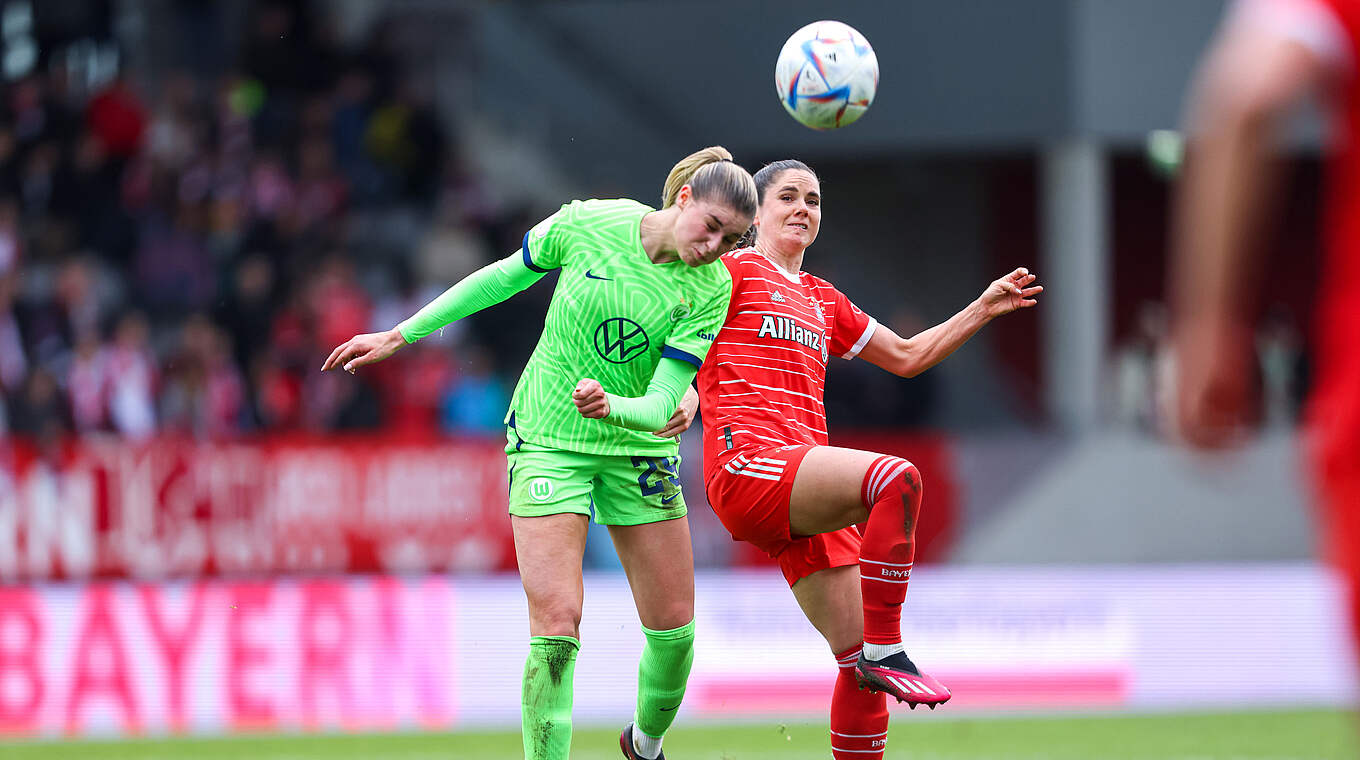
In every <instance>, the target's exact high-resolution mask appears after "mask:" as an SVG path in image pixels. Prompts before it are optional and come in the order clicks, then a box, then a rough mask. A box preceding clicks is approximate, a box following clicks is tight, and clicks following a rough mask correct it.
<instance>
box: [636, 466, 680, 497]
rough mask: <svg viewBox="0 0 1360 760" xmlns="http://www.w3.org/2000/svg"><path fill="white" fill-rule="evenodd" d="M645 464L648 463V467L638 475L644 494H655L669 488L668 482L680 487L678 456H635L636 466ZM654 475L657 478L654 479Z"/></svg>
mask: <svg viewBox="0 0 1360 760" xmlns="http://www.w3.org/2000/svg"><path fill="white" fill-rule="evenodd" d="M644 464H645V465H647V469H646V470H645V471H643V472H642V474H640V475H638V486H639V487H641V488H642V495H643V496H655V495H656V494H659V493H661V492H663V491H665V490H667V489H666V485H667V484H670V486H671V487H672V488H679V487H680V473H679V472H677V470H678V468H679V466H680V460H679V458H678V457H633V466H634V467H641V466H642V465H644ZM653 475H656V476H657V478H656V480H652V476H653ZM648 481H651V482H648Z"/></svg>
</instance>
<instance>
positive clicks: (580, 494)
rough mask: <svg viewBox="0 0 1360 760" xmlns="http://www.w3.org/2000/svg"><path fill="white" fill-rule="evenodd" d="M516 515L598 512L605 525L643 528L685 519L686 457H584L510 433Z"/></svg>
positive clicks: (512, 511)
mask: <svg viewBox="0 0 1360 760" xmlns="http://www.w3.org/2000/svg"><path fill="white" fill-rule="evenodd" d="M507 437H508V438H509V441H510V442H509V444H508V445H507V446H506V447H505V455H506V460H507V462H508V467H509V472H510V514H512V515H517V516H519V517H542V516H544V515H560V514H563V513H568V512H575V513H578V514H583V515H590V514H591V513H592V512H594V514H595V522H597V523H599V524H601V525H643V524H646V523H654V522H662V521H663V520H674V519H675V518H677V517H684V516H685V497H684V494H682V493H681V492H680V457H679V455H677V456H673V457H649V456H629V455H627V454H618V455H605V454H582V453H581V452H579V451H563V450H562V449H554V448H549V447H547V446H536V445H534V444H532V443H525V442H524V441H521V440H519V439H518V438H517V437H516V435H515V433H514V431H513V430H510V431H509V432H508V435H507Z"/></svg>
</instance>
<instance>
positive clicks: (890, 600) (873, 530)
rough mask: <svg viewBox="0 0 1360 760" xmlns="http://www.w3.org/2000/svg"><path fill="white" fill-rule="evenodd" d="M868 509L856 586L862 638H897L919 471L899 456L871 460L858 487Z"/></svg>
mask: <svg viewBox="0 0 1360 760" xmlns="http://www.w3.org/2000/svg"><path fill="white" fill-rule="evenodd" d="M860 496H861V497H862V498H863V499H864V504H865V506H867V507H868V508H869V521H868V523H867V524H866V525H865V527H864V541H863V542H862V543H861V544H860V549H859V577H860V581H859V586H860V591H861V593H862V594H863V595H864V640H865V641H867V642H869V643H871V644H898V643H901V641H902V602H903V601H905V600H906V598H907V581H908V580H909V579H910V578H911V561H912V557H913V556H915V554H916V541H915V533H916V517H917V516H918V515H919V514H920V513H921V473H920V472H919V471H917V469H916V465H914V464H912V463H911V462H908V461H907V460H905V459H902V458H900V457H893V456H883V457H879V458H878V459H876V460H874V463H873V464H872V465H870V466H869V472H868V473H867V474H865V476H864V485H863V487H862V488H861V490H860Z"/></svg>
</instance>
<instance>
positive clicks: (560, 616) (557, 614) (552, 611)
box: [529, 604, 581, 636]
mask: <svg viewBox="0 0 1360 760" xmlns="http://www.w3.org/2000/svg"><path fill="white" fill-rule="evenodd" d="M529 625H530V628H531V629H532V630H533V632H534V634H535V635H538V636H577V635H578V633H579V631H580V628H581V610H580V609H579V608H575V607H572V606H571V605H553V604H546V605H539V606H537V608H534V607H533V606H531V608H530V610H529Z"/></svg>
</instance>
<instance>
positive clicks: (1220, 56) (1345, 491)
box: [1172, 0, 1360, 632]
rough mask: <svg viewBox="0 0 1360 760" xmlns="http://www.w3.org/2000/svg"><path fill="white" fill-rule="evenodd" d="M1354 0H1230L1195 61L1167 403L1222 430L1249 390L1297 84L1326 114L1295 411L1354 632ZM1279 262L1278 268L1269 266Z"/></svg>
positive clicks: (1357, 458) (1359, 542)
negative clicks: (1305, 369)
mask: <svg viewBox="0 0 1360 760" xmlns="http://www.w3.org/2000/svg"><path fill="white" fill-rule="evenodd" d="M1357 65H1360V0H1248V1H1246V2H1241V3H1239V4H1237V5H1236V6H1234V7H1233V8H1232V10H1231V11H1230V12H1229V14H1228V16H1227V17H1226V19H1225V21H1224V23H1223V27H1222V28H1221V29H1220V31H1219V34H1218V37H1217V39H1216V40H1215V42H1214V43H1213V46H1212V48H1211V49H1210V51H1209V53H1208V54H1207V56H1206V57H1205V59H1204V61H1203V63H1202V64H1201V69H1200V72H1199V75H1198V79H1197V82H1196V86H1195V91H1194V93H1193V97H1192V100H1191V109H1190V118H1189V122H1190V125H1189V128H1190V131H1191V134H1192V153H1191V157H1190V161H1189V162H1188V164H1187V171H1186V174H1185V177H1184V180H1183V182H1182V184H1181V187H1180V194H1179V198H1178V200H1177V206H1178V208H1177V211H1178V214H1177V217H1178V218H1177V227H1178V229H1177V233H1176V246H1175V247H1176V261H1175V264H1174V268H1173V282H1172V291H1173V292H1172V296H1173V299H1174V304H1175V307H1176V308H1175V314H1174V316H1175V319H1176V328H1175V344H1176V345H1175V350H1176V368H1177V375H1178V377H1177V382H1176V389H1177V390H1176V408H1175V413H1176V417H1177V420H1176V422H1177V424H1178V428H1179V430H1180V433H1181V435H1182V436H1183V437H1184V438H1185V439H1186V440H1187V441H1188V442H1190V443H1191V444H1193V445H1195V446H1199V447H1203V448H1214V447H1219V446H1223V445H1226V444H1228V443H1231V442H1232V441H1234V440H1236V439H1237V438H1238V437H1239V435H1240V433H1241V431H1242V430H1243V428H1244V422H1245V420H1246V409H1247V406H1248V397H1249V395H1250V378H1251V377H1252V376H1253V373H1252V371H1251V370H1250V362H1251V356H1252V352H1251V344H1252V334H1253V332H1252V325H1251V324H1250V322H1251V319H1250V316H1249V313H1250V312H1251V303H1250V302H1251V301H1252V300H1253V297H1254V294H1255V292H1256V290H1257V288H1258V285H1259V280H1260V278H1261V272H1260V269H1261V265H1260V263H1259V262H1260V255H1261V251H1260V250H1259V246H1258V245H1257V244H1256V243H1257V241H1258V239H1259V238H1260V236H1261V232H1262V227H1261V225H1260V222H1261V221H1262V218H1263V217H1265V216H1267V215H1268V214H1267V212H1268V211H1269V206H1270V205H1271V194H1272V191H1273V190H1275V189H1277V184H1278V183H1277V181H1276V178H1275V176H1274V174H1273V171H1272V161H1273V158H1274V147H1275V145H1276V141H1277V140H1278V139H1279V138H1280V136H1281V134H1280V133H1281V132H1282V127H1283V125H1284V123H1285V117H1286V116H1288V115H1289V114H1291V113H1292V112H1293V111H1295V110H1296V108H1297V106H1299V105H1300V104H1301V102H1302V101H1304V100H1305V99H1307V98H1309V97H1310V96H1315V97H1320V98H1321V100H1322V102H1323V103H1324V104H1325V105H1326V107H1327V115H1328V116H1329V117H1330V118H1331V120H1332V122H1333V123H1332V125H1331V127H1332V131H1333V134H1332V143H1333V145H1334V146H1335V148H1336V149H1337V150H1336V152H1335V154H1334V155H1333V156H1332V157H1331V158H1330V165H1329V167H1328V171H1327V184H1328V187H1327V196H1326V208H1325V216H1324V219H1323V225H1324V226H1323V230H1324V233H1323V234H1324V238H1323V239H1324V247H1325V257H1324V265H1323V269H1322V278H1321V280H1322V287H1321V291H1322V292H1321V293H1320V294H1319V298H1318V299H1317V301H1316V304H1317V305H1316V313H1315V318H1316V368H1317V369H1316V375H1315V378H1316V379H1315V386H1314V388H1313V391H1312V397H1311V399H1310V401H1309V409H1308V424H1309V427H1310V433H1311V435H1310V436H1309V438H1310V446H1311V447H1312V451H1311V452H1310V453H1311V454H1312V463H1313V467H1314V474H1315V476H1316V478H1317V481H1318V483H1319V485H1320V494H1321V496H1322V501H1323V504H1324V515H1323V522H1324V525H1325V526H1326V527H1325V529H1324V535H1325V536H1326V539H1325V542H1326V552H1327V555H1328V557H1329V558H1330V559H1331V560H1333V561H1334V562H1336V563H1337V565H1338V567H1339V568H1341V570H1342V571H1343V573H1344V577H1345V578H1346V579H1347V581H1348V591H1349V603H1350V610H1349V611H1350V615H1351V620H1352V623H1353V624H1354V629H1353V630H1354V631H1356V632H1360V619H1357V615H1358V614H1360V296H1358V295H1357V292H1360V69H1357V68H1356V67H1357ZM1280 276H1282V277H1284V276H1288V273H1282V274H1281V275H1280Z"/></svg>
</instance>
